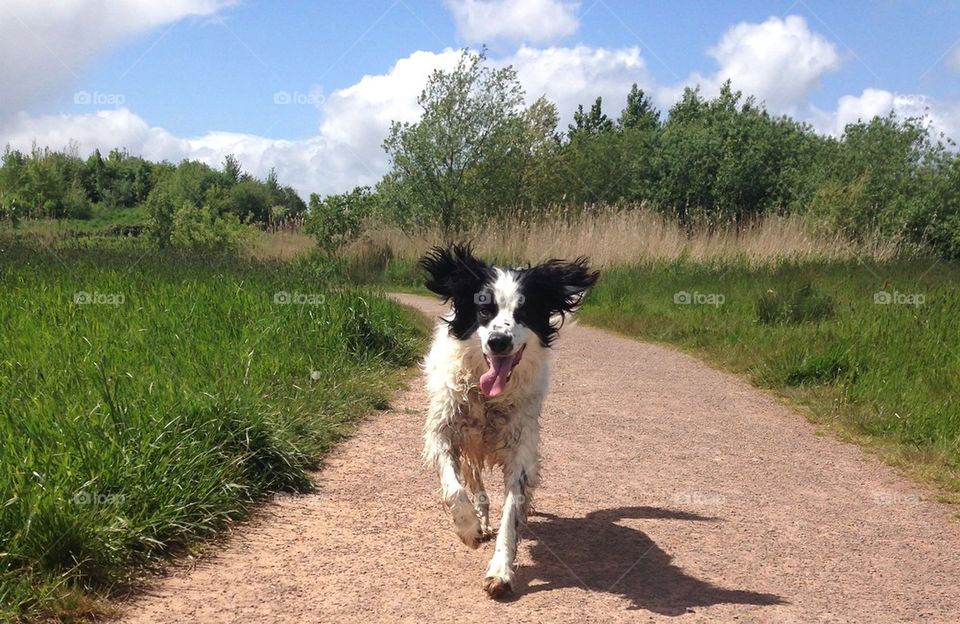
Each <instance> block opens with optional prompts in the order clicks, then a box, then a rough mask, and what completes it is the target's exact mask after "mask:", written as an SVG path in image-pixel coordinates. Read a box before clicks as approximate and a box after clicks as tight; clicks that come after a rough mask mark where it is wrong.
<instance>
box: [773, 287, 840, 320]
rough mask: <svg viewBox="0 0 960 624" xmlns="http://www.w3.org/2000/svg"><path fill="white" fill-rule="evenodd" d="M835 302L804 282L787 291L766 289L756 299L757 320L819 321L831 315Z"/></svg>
mask: <svg viewBox="0 0 960 624" xmlns="http://www.w3.org/2000/svg"><path fill="white" fill-rule="evenodd" d="M835 307H836V306H835V304H834V302H833V299H832V298H830V297H829V296H828V295H824V294H821V293H819V292H817V291H816V290H814V288H813V284H810V283H806V284H803V285H802V286H800V287H799V288H797V289H795V290H791V291H789V292H786V293H784V292H782V291H780V292H778V291H776V290H768V291H766V292H765V293H763V294H762V295H760V299H759V300H758V301H757V320H759V321H760V322H761V323H766V324H775V323H788V324H794V325H795V324H797V323H806V322H819V321H823V320H826V319H828V318H830V317H831V316H833V313H834V309H835Z"/></svg>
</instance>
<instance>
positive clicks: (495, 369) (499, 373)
mask: <svg viewBox="0 0 960 624" xmlns="http://www.w3.org/2000/svg"><path fill="white" fill-rule="evenodd" d="M512 364H513V356H512V355H501V356H492V357H490V370H488V371H487V372H485V373H484V374H483V375H481V376H480V391H481V392H483V394H484V395H486V396H488V397H495V396H497V395H499V394H500V393H501V392H503V389H504V388H506V387H507V376H508V375H509V374H510V369H511V368H512Z"/></svg>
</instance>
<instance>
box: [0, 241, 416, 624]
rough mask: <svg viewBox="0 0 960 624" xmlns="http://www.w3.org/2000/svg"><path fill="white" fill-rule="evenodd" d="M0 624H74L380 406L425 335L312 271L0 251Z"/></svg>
mask: <svg viewBox="0 0 960 624" xmlns="http://www.w3.org/2000/svg"><path fill="white" fill-rule="evenodd" d="M0 289H2V292H3V298H2V299H0V327H3V332H2V333H0V620H3V621H7V620H11V619H17V618H29V617H32V616H37V615H50V614H53V615H59V616H61V617H74V616H80V615H83V614H85V613H94V612H97V611H98V610H100V609H102V608H103V603H102V602H101V601H100V597H102V596H104V595H107V594H109V592H110V591H112V590H116V589H118V588H120V587H123V586H125V585H128V584H130V583H131V582H133V581H135V579H136V575H137V573H138V571H139V570H142V569H143V567H144V566H149V565H151V564H152V563H153V562H155V561H157V560H158V559H159V558H161V557H163V556H164V555H166V554H168V553H170V552H172V551H175V550H177V549H180V548H184V547H189V546H190V545H191V544H192V543H194V542H195V541H196V540H198V539H201V538H203V537H206V536H209V535H211V534H212V533H213V532H215V531H217V530H218V529H220V528H222V527H223V526H224V525H225V524H226V523H228V522H230V521H231V520H234V519H236V518H239V517H242V516H243V515H244V514H245V513H247V512H248V511H249V510H250V509H251V506H252V505H253V504H255V503H256V502H257V501H258V500H259V499H261V498H262V497H263V496H265V495H266V494H267V493H268V492H272V491H278V490H304V489H307V488H309V485H310V484H309V479H308V475H307V470H309V469H310V468H312V467H315V466H316V465H317V462H318V460H319V458H320V457H321V456H322V454H323V453H324V451H326V450H327V449H328V448H329V447H330V446H331V444H333V443H334V442H335V441H336V440H337V439H339V438H340V437H342V436H343V435H345V433H347V432H348V431H349V430H350V427H351V426H352V423H354V422H355V420H356V418H357V417H358V416H359V415H362V414H363V413H366V412H368V411H369V410H371V409H372V408H375V407H381V406H383V405H384V403H385V400H386V396H387V392H388V390H389V389H391V388H392V387H393V385H394V382H395V381H396V379H397V376H398V374H399V371H400V370H402V369H403V367H405V366H407V365H409V364H410V363H412V362H413V360H414V358H415V355H416V353H417V352H418V347H419V343H420V339H421V338H420V336H421V335H422V332H421V331H419V330H418V329H416V322H415V321H414V319H412V318H411V317H410V316H409V315H408V313H407V312H406V311H404V310H403V309H402V308H401V307H400V306H398V305H395V304H393V303H391V302H389V301H387V300H385V299H383V298H382V297H380V296H378V295H377V294H376V293H375V292H374V291H370V290H362V289H356V288H353V287H345V286H344V285H343V284H342V283H341V282H339V281H337V280H335V279H333V278H331V277H330V272H329V270H327V269H324V268H323V267H322V266H321V267H318V266H317V265H316V264H315V263H312V262H310V261H298V262H294V263H285V264H281V263H276V262H259V261H254V260H240V259H237V258H236V257H214V256H207V257H193V256H187V255H179V256H175V255H169V254H160V253H158V252H152V253H145V252H144V250H142V249H137V250H133V249H99V250H88V249H82V248H75V249H71V248H68V247H63V248H59V249H57V250H56V253H51V251H50V250H49V248H47V247H45V246H43V245H39V246H31V245H28V244H24V243H10V242H9V241H6V242H4V241H0Z"/></svg>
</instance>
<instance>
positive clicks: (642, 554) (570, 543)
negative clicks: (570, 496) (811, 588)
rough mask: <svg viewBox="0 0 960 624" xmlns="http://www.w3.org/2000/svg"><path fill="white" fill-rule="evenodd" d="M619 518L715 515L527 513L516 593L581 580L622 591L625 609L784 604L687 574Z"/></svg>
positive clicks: (640, 510)
mask: <svg viewBox="0 0 960 624" xmlns="http://www.w3.org/2000/svg"><path fill="white" fill-rule="evenodd" d="M625 519H666V520H685V521H698V522H712V521H715V520H716V519H715V518H709V517H705V516H699V515H697V514H692V513H687V512H683V511H674V510H669V509H661V508H658V507H621V508H617V509H604V510H599V511H593V512H591V513H589V514H587V515H586V517H582V518H562V517H559V516H555V515H551V514H547V513H542V512H540V513H536V512H535V513H533V514H531V516H530V518H529V520H528V522H527V525H526V527H525V530H524V538H525V539H528V540H530V542H531V546H530V550H531V554H532V556H533V560H534V562H533V565H532V566H531V567H530V568H528V569H527V570H526V573H524V570H523V568H521V571H520V576H521V579H518V580H521V581H522V582H523V581H524V580H525V581H526V583H525V584H526V585H527V586H526V587H525V588H523V589H521V590H520V592H519V593H520V594H532V593H536V592H542V591H551V590H555V589H562V588H565V587H581V588H586V589H589V590H590V591H597V592H606V593H611V594H617V595H620V596H623V597H625V598H627V599H628V600H629V601H630V603H631V605H630V607H629V608H631V609H646V610H649V611H653V612H655V613H658V614H660V615H668V616H676V615H682V614H683V613H687V612H688V611H689V610H691V609H693V608H694V607H699V606H706V605H713V604H721V603H733V604H750V605H776V604H784V600H783V599H782V598H781V597H779V596H776V595H774V594H765V593H759V592H752V591H746V590H739V589H724V588H722V587H718V586H716V585H713V584H711V583H709V582H706V581H702V580H700V579H698V578H696V577H694V576H691V575H689V574H687V573H686V572H684V571H683V570H681V569H680V568H678V567H677V566H675V565H673V564H672V563H670V561H671V559H672V557H671V556H670V555H668V554H667V553H666V552H664V551H663V550H662V549H661V548H660V547H658V546H657V544H656V543H655V542H654V541H653V540H651V539H650V538H649V537H647V535H646V534H645V533H643V532H642V531H638V530H637V529H632V528H630V527H627V526H623V525H622V524H618V522H619V521H621V520H625ZM523 577H526V578H525V579H523ZM531 581H536V582H531Z"/></svg>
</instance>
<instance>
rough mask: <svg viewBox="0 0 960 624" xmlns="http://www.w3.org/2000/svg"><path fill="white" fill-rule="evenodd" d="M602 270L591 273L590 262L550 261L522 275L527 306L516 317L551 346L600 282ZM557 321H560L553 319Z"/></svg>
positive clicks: (521, 281)
mask: <svg viewBox="0 0 960 624" xmlns="http://www.w3.org/2000/svg"><path fill="white" fill-rule="evenodd" d="M599 278H600V272H599V271H591V270H590V267H589V266H587V259H586V258H583V257H580V258H577V259H576V260H574V261H573V262H565V261H563V260H548V261H547V262H544V263H543V264H540V265H537V266H535V267H531V268H528V269H522V270H520V271H519V272H518V279H519V281H520V293H521V294H522V295H523V303H522V304H521V305H520V307H519V308H518V309H517V310H516V312H515V314H514V316H515V317H516V319H517V321H518V322H520V323H523V324H524V325H526V326H527V327H529V328H530V329H531V331H533V332H534V333H535V334H537V336H538V337H539V338H540V342H541V343H542V344H543V345H544V346H545V347H549V346H550V344H551V343H552V342H553V340H554V338H556V335H557V332H558V331H559V330H560V327H562V326H563V322H564V320H565V319H566V315H567V314H570V313H572V312H573V311H575V310H576V309H577V308H578V307H579V306H580V303H581V302H582V301H583V296H584V294H585V293H586V291H587V289H589V288H590V287H592V286H593V285H594V284H596V283H597V280H598V279H599ZM553 319H557V320H553Z"/></svg>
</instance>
